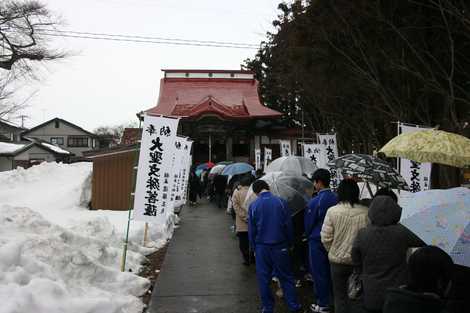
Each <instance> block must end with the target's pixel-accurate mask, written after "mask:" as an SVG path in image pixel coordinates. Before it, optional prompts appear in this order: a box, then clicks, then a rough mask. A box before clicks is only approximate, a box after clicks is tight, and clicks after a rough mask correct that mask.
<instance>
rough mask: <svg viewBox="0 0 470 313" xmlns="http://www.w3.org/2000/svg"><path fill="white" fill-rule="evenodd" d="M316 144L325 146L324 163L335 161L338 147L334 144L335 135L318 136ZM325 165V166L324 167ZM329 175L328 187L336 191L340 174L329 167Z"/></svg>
mask: <svg viewBox="0 0 470 313" xmlns="http://www.w3.org/2000/svg"><path fill="white" fill-rule="evenodd" d="M318 142H319V143H320V144H321V145H323V146H325V152H324V154H323V155H324V158H325V161H326V163H328V162H330V161H332V160H334V159H336V158H337V157H338V145H337V142H336V134H333V135H321V134H318ZM324 168H327V165H326V164H325V167H324ZM330 174H331V182H330V186H331V188H333V189H336V188H337V187H338V185H339V181H340V179H341V174H340V173H339V172H338V171H336V169H335V168H331V167H330Z"/></svg>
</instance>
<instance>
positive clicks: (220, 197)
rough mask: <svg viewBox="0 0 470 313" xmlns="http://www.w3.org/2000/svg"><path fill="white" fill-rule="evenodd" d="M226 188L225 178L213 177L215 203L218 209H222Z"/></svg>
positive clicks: (221, 176)
mask: <svg viewBox="0 0 470 313" xmlns="http://www.w3.org/2000/svg"><path fill="white" fill-rule="evenodd" d="M226 187H227V176H225V175H220V174H218V175H216V176H215V177H214V194H215V201H216V203H217V206H218V207H219V208H223V207H224V205H225V203H226V202H225V188H226Z"/></svg>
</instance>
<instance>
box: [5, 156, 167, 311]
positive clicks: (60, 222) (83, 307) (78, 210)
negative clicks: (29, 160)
mask: <svg viewBox="0 0 470 313" xmlns="http://www.w3.org/2000/svg"><path fill="white" fill-rule="evenodd" d="M91 171H92V165H91V164H90V163H76V164H71V165H67V164H57V163H42V164H40V165H37V166H34V167H32V168H29V169H27V170H25V169H17V170H13V171H8V172H2V173H0V186H1V188H0V301H1V302H0V303H3V305H2V306H0V313H14V312H15V313H16V312H37V313H42V312H52V313H55V312H60V313H69V312H70V313H75V312H77V313H78V312H88V313H98V312H100V313H101V312H104V313H107V312H110V313H111V312H112V313H120V312H122V313H124V312H126V313H134V312H135V313H137V312H141V311H142V307H143V304H142V302H141V301H140V299H139V298H138V296H140V295H142V294H143V293H144V292H145V291H146V290H147V288H148V286H149V282H148V280H146V279H144V278H141V277H139V276H137V275H135V274H134V273H135V272H138V270H139V269H140V267H141V264H142V262H144V261H145V260H146V259H145V256H144V255H145V254H148V253H151V252H153V251H155V250H156V248H158V247H161V246H162V245H163V244H164V243H165V242H166V240H167V239H168V238H170V237H171V235H172V232H173V221H172V220H170V221H169V222H168V224H167V225H161V226H158V225H150V226H149V239H150V241H149V242H148V245H147V246H148V247H151V248H148V247H143V246H142V240H143V232H144V223H142V222H136V221H132V222H131V226H130V235H129V238H130V243H129V250H128V254H127V263H126V270H127V269H132V273H129V272H124V273H121V272H120V271H119V269H120V261H121V256H122V243H123V240H124V235H125V230H126V226H127V216H128V212H117V211H90V210H88V209H87V208H86V207H85V205H86V204H87V203H88V202H89V200H90V188H91V186H90V184H91V178H90V175H91Z"/></svg>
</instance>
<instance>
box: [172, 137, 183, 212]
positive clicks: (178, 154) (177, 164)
mask: <svg viewBox="0 0 470 313" xmlns="http://www.w3.org/2000/svg"><path fill="white" fill-rule="evenodd" d="M186 142H187V141H186V138H185V137H179V136H178V137H177V138H176V140H175V149H176V150H175V156H174V166H173V169H174V173H173V177H174V184H173V188H172V191H173V198H174V207H175V208H176V207H179V206H181V205H183V202H182V192H181V188H182V178H183V169H184V168H185V167H186V164H185V159H186V153H185V151H184V145H185V143H186ZM170 199H171V197H170Z"/></svg>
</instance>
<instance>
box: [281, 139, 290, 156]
mask: <svg viewBox="0 0 470 313" xmlns="http://www.w3.org/2000/svg"><path fill="white" fill-rule="evenodd" d="M279 144H280V145H281V156H283V157H287V156H291V155H292V150H291V146H290V141H289V140H279Z"/></svg>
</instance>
